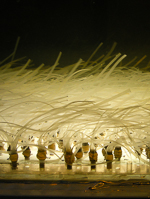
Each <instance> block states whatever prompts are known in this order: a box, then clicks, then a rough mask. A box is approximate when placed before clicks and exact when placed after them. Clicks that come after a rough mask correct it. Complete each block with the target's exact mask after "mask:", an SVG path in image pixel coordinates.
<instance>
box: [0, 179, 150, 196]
mask: <svg viewBox="0 0 150 199" xmlns="http://www.w3.org/2000/svg"><path fill="white" fill-rule="evenodd" d="M0 195H1V196H3V195H4V196H42V197H45V196H51V197H62V198H63V197H90V198H91V197H106V198H107V197H138V198H139V197H150V184H149V181H145V180H143V181H142V180H128V181H99V182H88V181H84V182H70V181H58V182H55V181H54V182H53V181H50V182H48V181H47V182H45V181H36V182H35V181H0Z"/></svg>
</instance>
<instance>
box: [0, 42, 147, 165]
mask: <svg viewBox="0 0 150 199" xmlns="http://www.w3.org/2000/svg"><path fill="white" fill-rule="evenodd" d="M100 46H101V45H100ZM100 46H99V47H100ZM113 49H114V45H113V47H112V49H111V50H110V52H109V53H108V54H107V55H106V56H104V57H103V56H101V57H100V59H97V60H98V61H91V58H92V57H93V56H94V55H92V57H91V58H90V59H89V60H88V61H87V62H85V61H83V60H82V59H79V61H78V62H77V63H75V64H73V65H70V66H66V67H64V68H59V67H58V65H59V59H60V57H61V53H60V54H59V55H58V58H57V60H56V62H55V63H54V65H53V66H51V67H49V68H46V69H45V68H44V65H43V64H42V65H40V66H39V67H38V68H36V69H32V70H31V69H28V66H30V60H29V61H28V62H27V63H26V64H25V65H23V66H20V67H16V68H12V66H13V65H15V64H16V61H12V62H10V63H7V64H5V65H3V66H1V68H0V90H1V92H0V117H1V119H0V143H2V144H4V147H5V151H2V150H0V153H4V154H5V153H6V154H7V153H9V154H10V153H11V152H12V151H16V150H17V152H18V153H20V154H22V152H23V150H24V149H22V148H21V146H29V147H36V148H40V149H44V150H46V151H49V152H50V151H51V152H52V153H54V156H53V157H52V158H51V159H49V160H48V161H52V162H53V160H55V159H57V160H58V161H60V159H61V160H63V159H64V157H63V150H62V149H61V147H60V140H62V141H63V148H64V149H65V150H68V149H70V147H71V149H72V151H73V153H74V155H76V153H77V152H78V150H79V148H80V147H81V146H82V143H86V142H88V143H89V144H90V146H91V148H92V149H96V150H97V151H98V161H97V164H99V163H101V162H104V158H102V157H103V156H102V155H100V154H101V150H102V148H104V147H105V146H108V147H107V149H106V151H107V150H108V151H113V150H114V148H115V147H116V146H121V147H122V150H123V154H126V156H128V158H129V159H130V161H134V159H137V158H138V159H140V161H141V162H144V163H149V159H147V157H146V155H145V154H144V152H141V148H142V149H144V150H145V149H146V147H148V146H150V133H149V129H150V103H149V102H150V92H149V89H150V72H142V71H141V70H139V69H138V68H137V67H136V66H137V64H135V66H133V67H132V66H131V65H130V63H129V65H128V64H126V65H123V64H122V61H123V60H124V58H125V57H126V55H121V54H120V53H119V54H117V55H115V56H114V55H111V53H112V51H113ZM31 137H32V138H31ZM49 143H51V144H53V143H55V144H56V148H55V150H53V149H48V145H49ZM6 145H7V146H6ZM9 145H10V146H11V151H6V149H7V148H8V146H9ZM144 150H143V151H144ZM36 153H37V150H36ZM36 153H35V154H34V155H35V157H36ZM141 153H142V155H139V154H141ZM100 156H101V157H100ZM19 157H20V156H19ZM87 159H88V156H84V157H83V158H81V160H80V163H82V164H83V165H84V164H87V161H85V160H87ZM75 162H79V160H75Z"/></svg>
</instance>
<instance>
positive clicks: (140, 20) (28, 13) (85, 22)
mask: <svg viewBox="0 0 150 199" xmlns="http://www.w3.org/2000/svg"><path fill="white" fill-rule="evenodd" d="M18 36H20V42H19V46H18V49H17V54H16V56H15V58H19V57H23V56H26V57H27V59H29V58H30V59H32V60H33V61H34V63H35V65H36V66H38V65H40V64H41V63H45V64H46V65H52V64H53V63H54V61H55V59H56V57H57V55H58V53H59V52H60V51H62V53H63V54H62V58H61V61H60V65H62V66H63V65H66V64H72V63H74V62H76V61H78V59H79V58H82V59H83V60H86V59H88V57H89V56H90V55H91V53H92V52H93V51H94V50H95V48H96V47H97V46H98V45H99V44H100V43H101V42H103V43H104V44H103V46H102V48H101V49H100V50H99V52H98V53H99V55H101V54H103V53H106V52H108V50H109V49H110V47H111V46H112V44H113V42H117V43H118V45H117V47H116V52H121V53H122V54H123V53H126V54H127V55H128V57H129V59H132V58H133V57H134V56H136V55H137V56H139V58H141V57H142V56H144V55H145V54H147V55H148V56H149V54H150V1H149V0H0V55H1V56H0V60H3V59H4V58H6V57H7V56H8V55H9V54H11V53H12V52H13V50H14V46H15V43H16V40H17V37H18ZM149 60H150V59H148V57H147V58H146V60H145V61H147V62H148V61H149Z"/></svg>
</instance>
